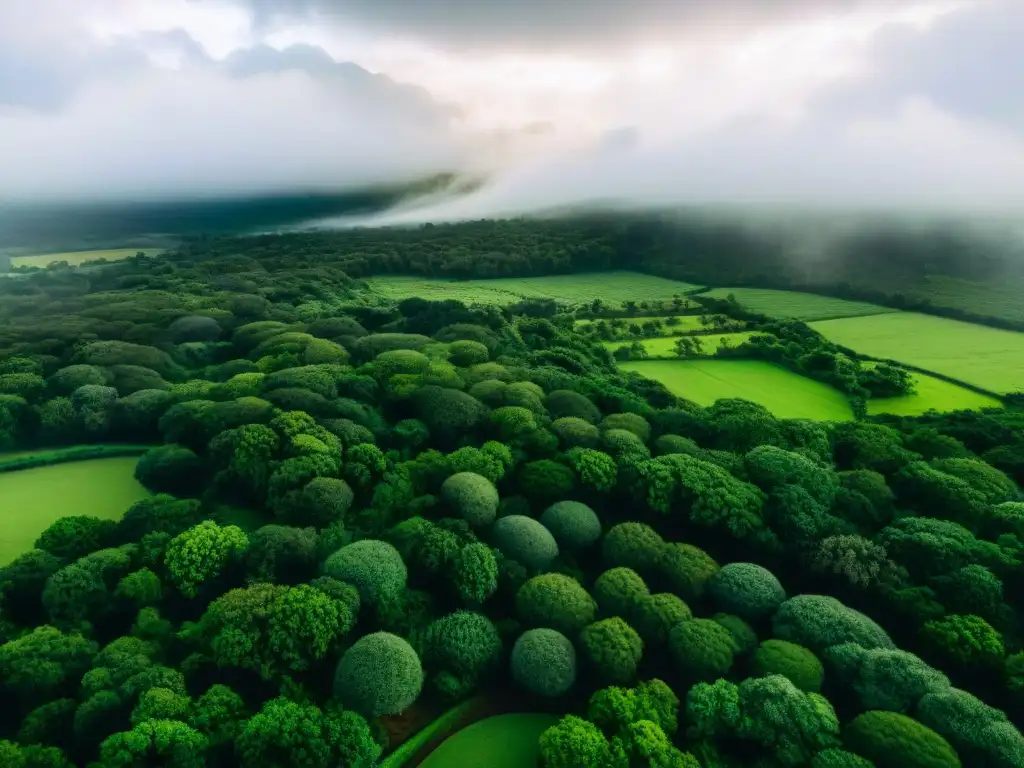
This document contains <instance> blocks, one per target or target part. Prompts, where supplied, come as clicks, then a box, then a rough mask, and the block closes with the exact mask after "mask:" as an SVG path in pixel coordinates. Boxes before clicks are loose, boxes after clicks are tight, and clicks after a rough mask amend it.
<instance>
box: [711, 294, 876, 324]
mask: <svg viewBox="0 0 1024 768" xmlns="http://www.w3.org/2000/svg"><path fill="white" fill-rule="evenodd" d="M730 293H731V294H732V295H733V296H735V297H736V301H738V302H739V303H740V304H741V305H742V306H744V307H746V308H747V309H749V310H751V311H753V312H758V313H760V314H762V315H768V316H769V317H793V318H796V319H797V320H803V321H805V322H806V321H808V320H823V319H825V318H832V317H861V316H864V315H878V314H882V313H884V312H895V311H896V310H894V309H889V308H888V307H880V306H878V305H877V304H865V303H864V302H862V301H846V300H845V299H834V298H832V297H831V296H819V295H817V294H815V293H798V292H796V291H773V290H771V289H768V288H715V289H713V290H710V291H708V292H707V293H704V294H701V295H702V296H710V297H711V298H714V299H724V298H726V297H728V296H729V294H730Z"/></svg>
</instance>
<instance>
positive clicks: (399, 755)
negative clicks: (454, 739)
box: [380, 698, 480, 768]
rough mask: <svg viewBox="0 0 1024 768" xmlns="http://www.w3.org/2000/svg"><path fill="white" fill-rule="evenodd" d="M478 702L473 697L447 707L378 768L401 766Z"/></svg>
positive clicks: (477, 704) (453, 724) (452, 726)
mask: <svg viewBox="0 0 1024 768" xmlns="http://www.w3.org/2000/svg"><path fill="white" fill-rule="evenodd" d="M479 704H480V701H479V699H477V698H474V699H469V700H467V701H464V702H462V703H461V704H458V705H456V706H455V707H453V708H452V709H449V710H448V711H447V712H445V713H444V714H443V715H441V716H440V717H439V718H437V719H436V720H434V721H433V722H431V723H430V724H429V725H427V727H426V728H423V729H421V730H420V731H418V732H417V733H416V734H415V735H414V736H413V737H412V738H410V739H407V740H406V741H405V742H403V743H402V744H401V745H400V746H399V747H398V749H396V750H395V751H394V752H392V753H391V754H390V755H388V756H387V757H386V758H384V759H383V760H382V761H381V763H380V768H403V767H404V766H405V765H406V763H408V761H409V760H411V759H412V756H413V755H415V754H416V753H417V752H418V751H419V750H420V749H422V748H423V747H424V746H426V744H427V743H428V742H430V740H431V739H433V738H434V737H435V736H440V735H441V734H443V733H445V732H447V731H450V730H451V729H452V728H454V727H455V726H456V725H457V724H458V722H459V720H460V719H461V718H462V717H464V716H465V715H466V714H467V713H468V712H470V711H471V710H472V709H473V708H474V707H476V706H479Z"/></svg>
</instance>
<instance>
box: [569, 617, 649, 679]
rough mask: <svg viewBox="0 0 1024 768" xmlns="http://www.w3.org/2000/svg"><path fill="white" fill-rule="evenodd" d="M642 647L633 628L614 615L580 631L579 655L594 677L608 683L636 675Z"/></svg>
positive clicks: (641, 641)
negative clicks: (592, 671) (580, 654)
mask: <svg viewBox="0 0 1024 768" xmlns="http://www.w3.org/2000/svg"><path fill="white" fill-rule="evenodd" d="M643 647H644V644H643V640H641V639H640V635H638V634H637V632H636V630H635V629H633V628H632V627H631V626H629V624H627V623H626V622H625V621H623V620H622V619H621V618H619V617H618V616H615V617H613V618H610V619H602V620H601V621H597V622H594V623H593V624H590V625H588V626H586V627H584V628H583V630H582V632H580V649H581V653H582V655H583V658H584V659H585V660H586V662H587V663H588V665H589V666H590V668H591V669H593V670H594V672H595V673H596V675H597V678H598V680H602V681H604V682H608V683H614V684H625V683H629V682H631V681H632V680H633V679H635V678H636V669H637V665H638V664H639V663H640V657H641V656H642V655H643Z"/></svg>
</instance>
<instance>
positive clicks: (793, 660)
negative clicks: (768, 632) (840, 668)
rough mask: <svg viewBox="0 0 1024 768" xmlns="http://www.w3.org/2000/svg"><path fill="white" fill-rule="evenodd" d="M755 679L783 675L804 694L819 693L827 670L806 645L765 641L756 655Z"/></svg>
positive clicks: (754, 660)
mask: <svg viewBox="0 0 1024 768" xmlns="http://www.w3.org/2000/svg"><path fill="white" fill-rule="evenodd" d="M751 671H752V674H753V676H754V677H768V675H783V676H784V677H788V678H789V680H790V682H791V683H793V685H795V686H796V687H797V688H799V689H800V690H801V691H806V692H807V693H818V692H819V691H820V690H821V683H822V681H823V680H824V677H825V669H824V667H823V666H822V664H821V661H819V660H818V657H817V656H815V655H814V654H813V653H811V652H810V651H809V650H807V649H806V648H803V647H802V646H799V645H795V644H794V643H789V642H786V641H785V640H765V641H764V642H763V643H761V645H760V646H758V648H757V650H756V651H755V652H754V659H753V663H752V670H751Z"/></svg>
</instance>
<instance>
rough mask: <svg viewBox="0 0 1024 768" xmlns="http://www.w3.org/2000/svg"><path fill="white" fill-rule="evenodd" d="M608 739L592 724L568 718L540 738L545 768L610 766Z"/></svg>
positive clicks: (541, 755)
mask: <svg viewBox="0 0 1024 768" xmlns="http://www.w3.org/2000/svg"><path fill="white" fill-rule="evenodd" d="M608 747H609V745H608V739H606V738H605V736H604V734H603V733H601V731H600V729H599V728H598V727H597V726H596V725H594V724H593V723H591V722H589V721H587V720H583V719H582V718H579V717H576V716H575V715H566V716H565V717H563V718H562V719H561V720H559V721H558V723H556V724H555V725H553V726H551V727H550V728H548V729H547V730H546V731H544V732H543V733H542V734H541V735H540V760H541V765H542V766H544V768H595V767H596V766H604V765H607V764H608V762H609V760H610V759H611V757H610V752H609V749H608Z"/></svg>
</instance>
